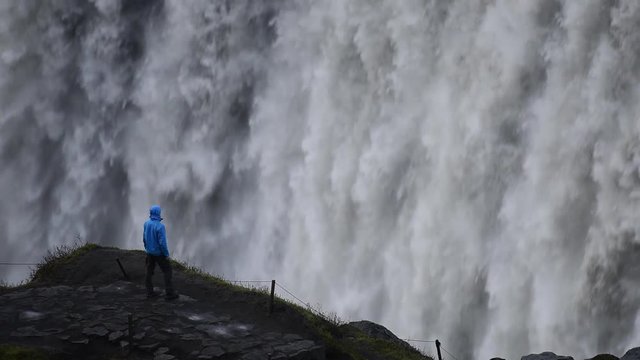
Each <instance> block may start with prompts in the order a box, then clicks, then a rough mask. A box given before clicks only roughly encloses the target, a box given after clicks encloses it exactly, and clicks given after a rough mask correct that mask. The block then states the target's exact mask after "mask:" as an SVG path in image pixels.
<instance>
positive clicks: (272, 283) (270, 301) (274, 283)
mask: <svg viewBox="0 0 640 360" xmlns="http://www.w3.org/2000/svg"><path fill="white" fill-rule="evenodd" d="M275 292H276V281H275V280H271V297H270V298H269V315H271V314H272V313H273V297H274V295H275Z"/></svg>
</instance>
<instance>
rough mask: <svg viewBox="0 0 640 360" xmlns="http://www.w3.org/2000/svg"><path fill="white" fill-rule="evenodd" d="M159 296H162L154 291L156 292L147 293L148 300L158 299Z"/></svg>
mask: <svg viewBox="0 0 640 360" xmlns="http://www.w3.org/2000/svg"><path fill="white" fill-rule="evenodd" d="M158 296H160V294H158V293H157V292H155V291H154V292H150V293H147V299H154V298H157V297H158Z"/></svg>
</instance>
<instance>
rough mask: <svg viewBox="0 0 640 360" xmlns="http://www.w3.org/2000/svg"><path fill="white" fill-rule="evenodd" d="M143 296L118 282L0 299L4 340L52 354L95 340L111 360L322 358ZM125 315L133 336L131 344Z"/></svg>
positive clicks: (308, 348)
mask: <svg viewBox="0 0 640 360" xmlns="http://www.w3.org/2000/svg"><path fill="white" fill-rule="evenodd" d="M144 294H145V289H144V286H142V285H136V284H133V283H127V282H122V281H118V282H114V283H112V284H109V285H106V286H100V287H94V286H80V287H76V288H73V287H68V286H55V287H47V288H40V289H25V290H19V291H15V292H12V293H9V294H5V295H2V296H0V302H1V303H2V304H3V305H2V306H1V307H0V321H3V322H4V323H12V322H16V325H15V328H14V329H13V330H12V331H9V330H7V333H6V335H5V336H6V337H7V338H8V337H14V338H23V340H21V341H27V342H32V343H34V342H38V341H40V342H42V341H44V340H38V339H40V338H42V339H43V338H47V340H46V341H47V346H53V347H55V346H56V345H55V342H56V341H57V342H59V343H60V347H64V346H66V347H69V346H70V345H73V346H74V347H75V346H86V345H89V346H91V345H92V344H91V343H92V342H93V341H94V340H93V339H96V340H97V343H101V344H109V343H112V344H113V345H112V346H113V347H114V348H115V351H117V352H118V353H119V352H121V351H122V350H123V349H125V348H132V349H138V350H141V351H144V352H146V353H148V354H153V356H152V357H151V358H153V359H154V360H173V359H176V357H177V356H176V355H174V354H173V352H174V351H175V352H176V354H190V355H187V356H185V355H182V356H180V358H181V359H183V358H184V359H218V358H220V357H225V356H226V357H230V358H233V359H241V358H242V359H268V358H269V356H272V359H275V358H276V357H277V356H282V358H283V359H289V360H295V359H304V360H307V359H315V357H313V356H312V354H313V352H314V351H316V350H317V349H321V350H323V348H322V347H321V346H319V345H317V344H315V343H314V342H313V341H310V340H306V339H304V338H303V337H302V336H300V335H298V334H291V333H282V332H277V331H276V332H262V331H261V330H260V329H259V328H256V326H255V325H253V324H251V323H243V322H238V321H236V320H234V319H232V318H231V317H229V316H228V315H224V314H219V313H216V312H214V311H212V309H211V307H210V305H209V304H208V303H207V302H200V301H199V300H197V299H193V298H190V297H187V296H181V297H180V298H179V299H178V301H174V302H165V301H162V300H158V299H155V300H152V301H150V300H147V299H146V297H145V296H144ZM140 295H142V296H140ZM136 296H138V297H141V298H140V299H137V298H136ZM129 315H132V320H133V331H134V332H133V334H134V335H133V337H132V339H133V343H131V344H130V343H129V335H128V333H129V331H128V330H129V319H128V317H129ZM3 319H6V321H4V320H3ZM53 324H55V326H56V327H55V328H53V327H51V326H52V325H53ZM98 338H101V339H104V340H101V339H98ZM0 340H2V338H0ZM107 341H108V342H107ZM52 342H53V343H54V344H53V345H51V343H52ZM275 348H277V351H274V349H275ZM273 356H276V357H273Z"/></svg>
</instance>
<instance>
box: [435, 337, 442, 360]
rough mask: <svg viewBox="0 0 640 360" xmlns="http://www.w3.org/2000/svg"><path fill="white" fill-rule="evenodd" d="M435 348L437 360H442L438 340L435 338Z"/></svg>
mask: <svg viewBox="0 0 640 360" xmlns="http://www.w3.org/2000/svg"><path fill="white" fill-rule="evenodd" d="M436 349H437V350H438V360H442V354H441V353H440V340H438V339H436Z"/></svg>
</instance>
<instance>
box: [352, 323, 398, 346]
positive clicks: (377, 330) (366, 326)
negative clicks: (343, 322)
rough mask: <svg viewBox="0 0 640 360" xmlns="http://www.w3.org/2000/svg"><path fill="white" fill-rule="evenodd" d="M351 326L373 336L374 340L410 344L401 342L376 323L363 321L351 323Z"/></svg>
mask: <svg viewBox="0 0 640 360" xmlns="http://www.w3.org/2000/svg"><path fill="white" fill-rule="evenodd" d="M349 325H350V326H353V327H355V328H358V329H360V330H362V331H363V332H364V333H365V334H367V335H369V336H371V337H372V338H374V339H382V340H389V341H392V342H394V343H396V344H401V345H403V346H404V345H406V346H409V344H407V343H406V342H405V341H402V340H400V339H399V338H398V337H397V336H395V335H394V334H393V333H392V332H391V331H390V330H389V329H387V328H386V327H384V326H382V325H379V324H376V323H374V322H371V321H366V320H362V321H355V322H351V323H349Z"/></svg>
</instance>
